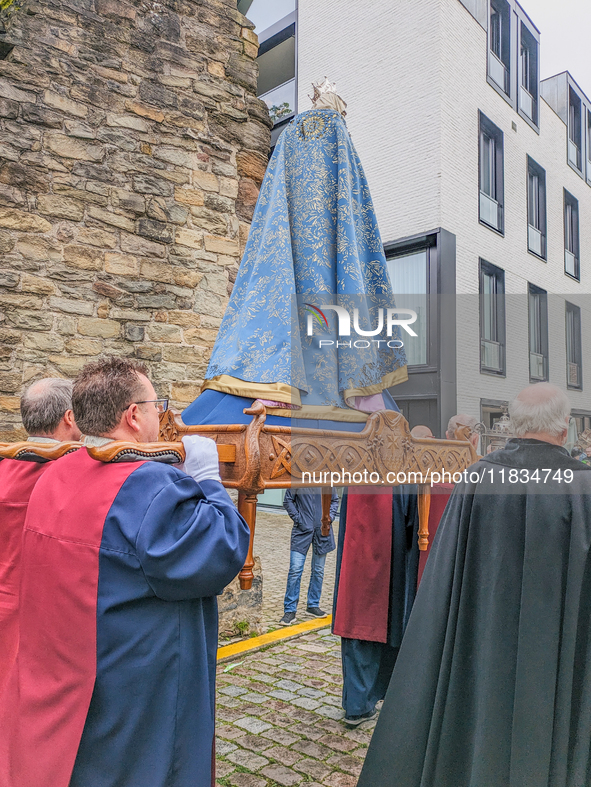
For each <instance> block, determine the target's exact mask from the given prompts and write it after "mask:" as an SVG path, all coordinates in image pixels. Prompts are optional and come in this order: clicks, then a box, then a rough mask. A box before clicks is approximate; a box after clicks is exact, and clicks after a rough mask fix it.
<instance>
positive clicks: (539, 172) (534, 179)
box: [527, 156, 547, 260]
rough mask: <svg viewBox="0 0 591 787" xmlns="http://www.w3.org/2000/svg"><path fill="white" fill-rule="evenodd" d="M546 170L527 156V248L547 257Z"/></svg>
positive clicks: (536, 254) (540, 256)
mask: <svg viewBox="0 0 591 787" xmlns="http://www.w3.org/2000/svg"><path fill="white" fill-rule="evenodd" d="M546 233H547V221H546V170H545V169H543V168H542V167H540V165H539V164H538V163H537V162H536V161H534V160H533V158H531V156H528V157H527V249H528V251H529V252H531V253H532V254H535V256H536V257H539V258H540V259H542V260H546V259H547V236H546Z"/></svg>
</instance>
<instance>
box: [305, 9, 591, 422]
mask: <svg viewBox="0 0 591 787" xmlns="http://www.w3.org/2000/svg"><path fill="white" fill-rule="evenodd" d="M534 22H535V19H534ZM542 33H543V31H542ZM542 46H543V44H542ZM487 51H488V44H487V34H486V31H485V30H484V29H483V28H482V27H481V26H480V24H479V23H478V22H477V21H476V20H475V19H474V18H473V17H472V16H471V14H470V13H469V12H468V11H467V10H466V8H465V7H464V6H463V5H462V4H461V3H460V2H459V0H420V2H417V0H397V2H395V3H393V2H392V0H356V2H355V3H347V4H343V3H342V2H338V1H337V0H323V2H322V3H318V2H317V0H299V29H298V84H299V104H298V106H299V109H300V111H302V110H304V109H307V108H308V107H309V106H310V102H309V99H308V98H307V94H308V93H309V92H310V83H311V82H312V81H313V80H317V79H319V78H323V77H324V76H325V75H326V76H328V77H329V79H331V80H334V81H336V82H337V86H338V89H339V93H340V94H341V95H342V96H343V98H344V99H345V100H346V101H347V102H348V105H349V106H348V115H347V125H348V127H349V130H350V132H351V136H352V138H353V141H354V143H355V146H356V148H357V150H358V152H359V155H360V158H361V160H362V162H363V165H364V168H365V171H366V174H367V177H368V180H369V184H370V188H371V192H372V196H373V200H374V204H375V206H376V211H377V215H378V221H379V225H380V229H381V233H382V238H383V240H384V242H385V243H388V242H391V241H395V240H397V239H400V238H404V237H408V236H412V235H416V234H420V233H423V232H427V231H429V230H434V229H436V228H438V227H442V228H444V229H446V230H448V231H449V232H452V233H453V234H455V235H456V242H457V251H456V255H457V256H456V281H457V284H456V287H457V293H458V295H459V296H460V297H459V298H458V309H457V325H458V328H457V336H458V339H457V380H458V403H457V406H458V411H459V412H469V413H471V414H472V415H474V416H475V417H477V418H480V400H481V399H483V398H486V399H499V400H506V399H509V398H511V397H512V396H513V395H514V394H515V393H517V391H519V390H520V389H521V388H523V387H524V386H525V385H527V384H528V383H529V366H528V363H529V361H528V321H527V320H528V315H527V299H526V293H527V284H528V282H531V283H532V284H535V285H537V286H539V287H541V288H543V289H545V290H547V291H548V309H549V369H550V382H553V383H555V384H556V385H559V386H561V387H563V388H566V357H565V314H564V301H565V295H566V296H567V298H566V299H567V300H570V301H571V302H573V303H576V304H577V305H579V306H581V309H582V345H583V364H582V368H583V390H582V391H573V390H569V392H568V395H569V397H570V400H571V402H572V405H573V408H575V409H582V410H589V411H591V339H588V338H587V337H590V336H591V308H589V307H590V305H591V186H589V185H588V184H587V183H586V182H585V181H584V180H583V179H582V178H581V177H579V176H578V175H577V174H576V172H574V171H573V170H572V169H571V168H570V167H569V166H568V164H567V160H566V146H567V128H566V125H565V124H564V122H563V121H562V120H561V119H560V118H559V117H558V115H556V114H555V112H554V111H553V110H552V109H551V108H550V106H549V105H548V104H546V103H545V101H544V100H543V99H540V101H539V104H540V133H539V134H538V133H537V132H536V131H535V130H534V129H532V128H531V127H530V126H529V125H528V124H527V123H526V122H525V121H524V120H523V119H522V118H521V117H520V116H519V115H518V114H517V112H516V111H515V110H514V109H513V108H512V107H511V106H510V105H509V103H507V101H505V100H504V99H503V97H502V96H501V95H500V94H499V93H497V92H496V91H495V90H494V89H493V88H492V87H491V86H490V85H489V84H488V83H487V80H486V67H487ZM575 76H576V75H575ZM479 110H481V111H482V112H483V113H484V114H485V115H486V116H487V117H488V118H489V119H490V120H491V121H492V122H493V123H494V124H495V125H496V126H498V127H499V128H500V129H501V130H502V131H503V134H504V192H505V194H504V214H505V227H504V230H505V233H504V237H501V236H500V235H498V234H497V233H495V232H493V231H492V230H490V229H488V228H486V227H485V226H483V225H481V224H480V223H479V221H478V204H479V201H478V111H479ZM512 124H515V125H516V127H517V130H516V131H515V130H513V128H512ZM528 155H529V156H531V157H532V158H533V159H534V160H535V161H536V162H537V163H538V164H539V165H540V166H541V167H543V168H544V169H545V170H546V198H547V239H548V253H547V262H544V261H542V260H540V259H538V258H537V257H535V256H534V255H532V254H530V253H529V252H528V251H527V156H528ZM564 188H566V189H567V190H568V191H569V192H571V193H572V194H573V195H574V196H575V197H576V198H577V199H578V200H579V221H580V260H581V263H580V265H581V281H580V283H579V282H576V281H574V280H573V279H571V278H569V277H568V276H566V275H565V274H564V216H563V189H564ZM479 258H483V259H485V260H488V261H489V262H490V263H492V264H494V265H496V266H498V267H500V268H502V269H504V270H505V286H506V291H507V294H508V295H507V298H506V319H507V357H506V377H505V378H499V377H494V376H490V375H484V374H481V373H480V371H479V345H480V341H479V321H478V320H479V317H478V302H477V301H478V298H477V293H478V260H479ZM468 294H470V296H469V297H468ZM552 294H554V295H552ZM512 295H515V296H517V295H519V297H511V296H512ZM462 296H463V297H462ZM582 296H587V297H582Z"/></svg>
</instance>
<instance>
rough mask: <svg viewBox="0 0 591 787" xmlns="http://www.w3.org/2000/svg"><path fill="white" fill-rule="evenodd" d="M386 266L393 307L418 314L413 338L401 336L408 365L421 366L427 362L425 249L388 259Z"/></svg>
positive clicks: (427, 323)
mask: <svg viewBox="0 0 591 787" xmlns="http://www.w3.org/2000/svg"><path fill="white" fill-rule="evenodd" d="M387 264H388V273H389V274H390V281H391V282H392V290H393V292H394V300H395V301H396V306H397V308H398V309H413V311H415V312H416V313H417V315H418V317H417V321H416V322H415V323H414V324H413V330H414V332H415V333H416V334H417V336H416V338H415V337H413V336H408V335H407V336H405V337H404V350H405V352H406V359H407V361H408V365H409V366H424V365H426V364H427V363H428V352H427V339H428V335H429V315H428V309H427V305H428V304H427V294H428V282H427V274H428V265H427V249H421V250H420V251H416V252H413V253H411V254H405V255H402V256H399V257H390V258H389V259H388V260H387Z"/></svg>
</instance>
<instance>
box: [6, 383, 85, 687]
mask: <svg viewBox="0 0 591 787" xmlns="http://www.w3.org/2000/svg"><path fill="white" fill-rule="evenodd" d="M21 416H22V419H23V425H24V427H25V429H26V430H27V432H28V433H29V435H30V436H29V440H32V441H35V442H47V443H58V442H63V441H69V440H78V438H79V437H80V429H78V427H77V426H76V421H75V420H74V415H73V413H72V383H71V382H70V380H62V379H59V378H55V379H54V378H47V379H45V380H38V381H37V382H35V383H33V384H32V385H31V386H29V388H28V389H27V390H26V391H25V393H24V394H23V395H22V397H21ZM50 464H51V462H45V463H39V462H24V461H17V460H15V459H3V460H2V461H0V694H1V693H2V688H3V685H4V682H5V680H6V678H7V676H8V673H9V671H10V668H11V667H12V664H13V662H14V659H15V657H16V651H17V647H18V609H19V585H20V575H21V543H22V536H23V527H24V524H25V517H26V514H27V507H28V504H29V498H30V496H31V493H32V491H33V488H34V487H35V484H36V483H37V481H38V480H39V478H41V476H42V475H43V473H44V472H45V471H46V470H47V468H48V467H49V466H50Z"/></svg>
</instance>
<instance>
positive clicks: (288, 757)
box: [265, 746, 302, 765]
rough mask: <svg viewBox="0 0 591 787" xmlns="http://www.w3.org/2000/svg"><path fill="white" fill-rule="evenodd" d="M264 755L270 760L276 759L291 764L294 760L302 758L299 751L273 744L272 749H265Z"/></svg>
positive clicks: (283, 763)
mask: <svg viewBox="0 0 591 787" xmlns="http://www.w3.org/2000/svg"><path fill="white" fill-rule="evenodd" d="M265 756H266V757H269V759H271V760H276V761H277V762H279V763H281V764H282V765H293V764H294V762H297V761H298V760H301V759H302V755H301V754H300V753H299V752H297V751H293V750H292V749H286V748H285V747H284V746H273V748H272V749H267V751H266V752H265Z"/></svg>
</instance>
